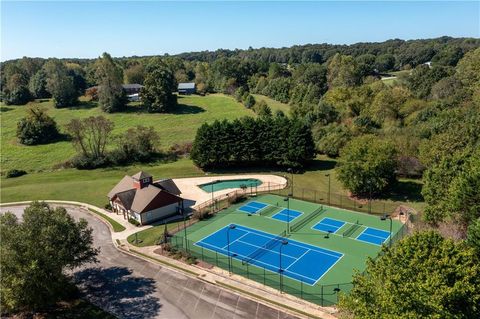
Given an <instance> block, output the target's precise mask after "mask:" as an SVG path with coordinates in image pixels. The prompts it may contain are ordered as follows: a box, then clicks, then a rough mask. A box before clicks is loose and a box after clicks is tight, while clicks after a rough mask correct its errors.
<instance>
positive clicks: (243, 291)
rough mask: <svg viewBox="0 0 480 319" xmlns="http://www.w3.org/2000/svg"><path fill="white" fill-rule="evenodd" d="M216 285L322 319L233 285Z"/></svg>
mask: <svg viewBox="0 0 480 319" xmlns="http://www.w3.org/2000/svg"><path fill="white" fill-rule="evenodd" d="M216 283H217V285H219V286H223V287H225V288H227V289H230V290H234V291H238V292H240V293H243V294H246V295H248V296H251V297H253V298H255V299H260V300H263V301H265V302H267V303H270V304H274V305H276V306H278V307H280V308H284V309H288V310H290V311H292V312H294V313H298V314H301V315H304V316H307V317H308V318H317V319H322V318H321V317H317V316H314V315H312V314H310V313H307V312H304V311H301V310H298V309H296V308H293V307H290V306H286V305H285V304H282V303H279V302H276V301H274V300H272V299H267V298H265V297H262V296H259V295H256V294H254V293H251V292H249V291H246V290H243V289H240V288H238V287H235V286H231V285H229V284H226V283H223V282H219V281H216Z"/></svg>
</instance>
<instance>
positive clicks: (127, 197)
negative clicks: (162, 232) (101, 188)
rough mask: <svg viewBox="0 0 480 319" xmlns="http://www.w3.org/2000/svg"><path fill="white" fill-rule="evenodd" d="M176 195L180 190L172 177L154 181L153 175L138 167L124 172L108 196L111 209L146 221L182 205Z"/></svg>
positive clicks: (137, 219) (141, 222) (142, 221)
mask: <svg viewBox="0 0 480 319" xmlns="http://www.w3.org/2000/svg"><path fill="white" fill-rule="evenodd" d="M179 195H180V190H179V189H178V187H177V186H176V185H175V183H174V182H173V181H172V180H171V179H162V180H158V181H155V182H154V181H153V177H152V175H150V174H148V173H146V172H142V171H140V172H138V173H137V174H135V175H133V176H128V175H125V177H123V178H122V180H121V181H120V182H119V183H118V184H117V185H115V187H114V188H112V190H111V191H110V192H109V193H108V195H107V197H108V200H109V202H110V205H111V206H112V210H113V212H115V213H117V214H118V213H120V214H123V217H124V218H125V219H129V218H133V219H135V220H136V221H138V222H139V223H140V225H146V224H150V223H152V222H154V221H157V220H160V219H164V218H168V217H170V216H173V215H175V214H178V213H179V212H180V211H181V209H183V198H181V197H180V196H179Z"/></svg>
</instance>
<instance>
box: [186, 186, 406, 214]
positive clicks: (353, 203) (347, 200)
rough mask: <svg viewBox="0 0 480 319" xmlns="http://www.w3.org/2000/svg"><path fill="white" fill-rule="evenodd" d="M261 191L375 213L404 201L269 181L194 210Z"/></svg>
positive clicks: (212, 208)
mask: <svg viewBox="0 0 480 319" xmlns="http://www.w3.org/2000/svg"><path fill="white" fill-rule="evenodd" d="M260 193H270V194H275V195H280V196H287V195H290V196H291V197H292V198H295V199H300V200H304V201H308V202H313V203H318V204H324V205H328V206H333V207H338V208H343V209H350V210H354V211H357V212H362V213H367V214H374V215H383V214H391V213H393V212H394V211H395V210H396V209H397V207H399V206H400V205H402V202H397V201H383V200H370V199H366V200H361V201H360V200H357V199H354V198H351V197H349V196H347V195H344V194H336V193H331V192H327V191H319V190H313V189H307V188H299V187H290V186H288V185H286V184H275V183H270V182H269V183H265V184H262V185H260V186H250V187H246V188H244V189H241V190H236V191H232V192H230V193H227V194H222V195H218V196H214V198H213V199H210V200H208V201H206V202H204V203H202V204H201V205H198V206H196V207H194V210H196V211H202V210H208V211H209V212H216V211H219V210H221V209H225V208H227V207H229V206H230V205H231V204H233V203H235V198H238V197H239V196H251V195H257V194H260Z"/></svg>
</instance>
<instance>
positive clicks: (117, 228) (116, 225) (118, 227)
mask: <svg viewBox="0 0 480 319" xmlns="http://www.w3.org/2000/svg"><path fill="white" fill-rule="evenodd" d="M88 210H89V211H91V212H92V213H94V214H97V215H100V216H102V217H103V218H104V219H105V220H106V221H108V222H109V223H110V225H112V228H113V231H114V232H115V233H118V232H121V231H124V230H125V227H123V226H122V225H120V224H119V223H118V222H117V221H115V220H114V219H112V218H110V217H108V216H107V215H105V214H102V213H100V212H99V211H96V210H95V209H91V208H89V209H88Z"/></svg>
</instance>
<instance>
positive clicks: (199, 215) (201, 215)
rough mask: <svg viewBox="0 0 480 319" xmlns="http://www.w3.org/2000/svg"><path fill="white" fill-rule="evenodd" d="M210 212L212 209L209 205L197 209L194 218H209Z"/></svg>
mask: <svg viewBox="0 0 480 319" xmlns="http://www.w3.org/2000/svg"><path fill="white" fill-rule="evenodd" d="M209 213H210V210H209V209H208V208H207V207H205V208H202V209H200V210H195V211H194V212H193V215H192V216H193V218H196V219H198V220H204V219H205V218H207V216H208V214H209Z"/></svg>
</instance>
